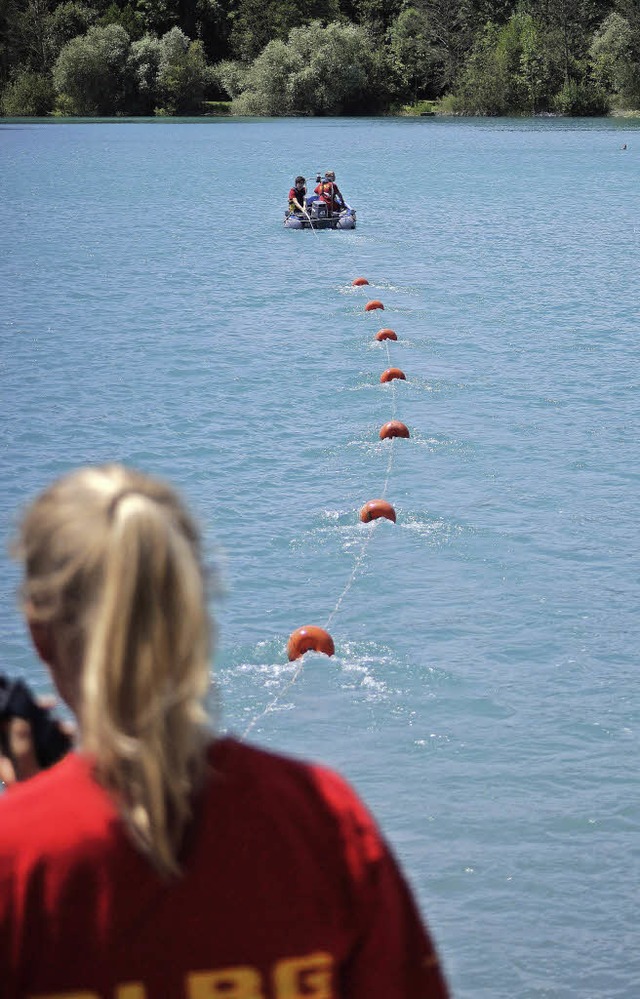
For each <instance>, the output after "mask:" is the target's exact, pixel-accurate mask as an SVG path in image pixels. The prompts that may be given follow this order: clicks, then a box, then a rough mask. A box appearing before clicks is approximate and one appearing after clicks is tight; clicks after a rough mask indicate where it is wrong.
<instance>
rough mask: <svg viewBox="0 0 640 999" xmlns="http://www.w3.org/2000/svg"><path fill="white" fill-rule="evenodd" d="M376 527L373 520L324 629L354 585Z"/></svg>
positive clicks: (375, 522)
mask: <svg viewBox="0 0 640 999" xmlns="http://www.w3.org/2000/svg"><path fill="white" fill-rule="evenodd" d="M376 525H377V521H376V520H374V521H373V523H372V525H371V526H372V529H371V530H370V531H369V532H368V533H367V537H366V538H365V539H364V542H363V545H362V548H361V549H360V551H359V553H358V555H356V559H355V562H354V563H353V569H352V570H351V575H350V576H349V579H348V580H347V583H346V585H345V587H344V589H343V591H342V593H341V594H340V596H339V597H338V600H337V601H336V605H335V607H334V608H333V610H332V611H331V613H330V614H329V617H328V618H327V620H326V621H325V623H324V625H323V627H325V628H328V627H329V625H330V624H331V622H332V621H333V619H334V617H335V616H336V614H337V613H338V611H339V610H340V606H341V604H342V601H343V600H344V598H345V597H346V595H347V593H348V592H349V590H350V589H351V587H352V586H353V584H354V582H355V580H356V576H357V575H358V571H359V569H360V566H361V565H362V563H363V561H364V557H365V555H366V553H367V548H368V547H369V544H370V542H371V538H372V537H373V532H374V530H375V528H376Z"/></svg>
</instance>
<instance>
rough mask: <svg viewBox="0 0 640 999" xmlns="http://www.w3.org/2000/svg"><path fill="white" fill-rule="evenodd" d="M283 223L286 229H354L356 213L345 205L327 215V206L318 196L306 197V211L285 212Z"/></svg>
mask: <svg viewBox="0 0 640 999" xmlns="http://www.w3.org/2000/svg"><path fill="white" fill-rule="evenodd" d="M284 224H285V228H287V229H355V227H356V213H355V210H354V209H353V208H349V206H348V205H345V206H344V208H343V209H342V211H341V212H340V213H339V214H338V215H336V214H335V213H334V214H333V215H329V208H328V206H327V205H325V203H324V201H319V200H318V198H307V213H306V215H301V214H300V212H290V211H287V212H285V216H284Z"/></svg>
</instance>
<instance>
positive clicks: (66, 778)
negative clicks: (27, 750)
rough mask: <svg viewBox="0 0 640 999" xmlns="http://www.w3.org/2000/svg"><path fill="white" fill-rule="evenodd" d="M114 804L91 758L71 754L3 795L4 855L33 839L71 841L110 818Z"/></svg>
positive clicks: (37, 842)
mask: <svg viewBox="0 0 640 999" xmlns="http://www.w3.org/2000/svg"><path fill="white" fill-rule="evenodd" d="M113 815H114V808H113V805H112V804H111V801H110V799H109V797H108V795H107V794H105V792H104V791H103V790H102V789H101V788H100V787H99V786H98V784H97V783H96V782H95V781H94V780H93V778H92V776H91V763H90V761H89V760H88V759H87V758H86V757H84V756H82V755H81V754H79V753H75V752H72V753H68V754H67V756H65V757H64V759H62V760H61V761H60V762H59V763H56V764H55V765H54V766H53V767H50V768H49V769H48V770H43V771H42V772H41V773H39V774H38V775H37V776H35V777H32V778H31V779H30V780H28V781H25V782H24V783H21V784H16V785H14V786H13V787H11V788H9V789H8V790H7V791H5V793H4V794H3V795H2V796H1V797H0V859H1V858H2V856H3V855H4V856H7V855H12V854H15V851H16V850H19V849H22V848H24V847H25V846H26V845H28V844H31V846H32V847H33V848H34V849H38V847H44V846H46V845H49V846H51V847H53V845H54V843H55V842H58V841H60V843H63V842H66V840H67V838H68V836H69V835H70V834H71V831H72V830H73V831H74V832H73V835H77V834H80V835H82V834H85V833H86V832H87V831H88V830H90V829H97V828H99V827H103V826H104V824H105V822H110V821H111V819H112V817H113Z"/></svg>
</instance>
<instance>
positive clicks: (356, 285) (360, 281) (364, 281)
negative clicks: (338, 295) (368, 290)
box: [351, 277, 369, 288]
mask: <svg viewBox="0 0 640 999" xmlns="http://www.w3.org/2000/svg"><path fill="white" fill-rule="evenodd" d="M351 284H352V286H353V287H354V288H362V285H363V284H369V282H368V281H367V279H366V278H363V277H360V278H354V279H353V281H352V282H351Z"/></svg>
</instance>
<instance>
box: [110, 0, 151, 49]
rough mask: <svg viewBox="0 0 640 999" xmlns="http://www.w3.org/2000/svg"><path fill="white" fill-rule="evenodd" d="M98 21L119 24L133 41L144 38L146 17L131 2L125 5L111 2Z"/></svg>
mask: <svg viewBox="0 0 640 999" xmlns="http://www.w3.org/2000/svg"><path fill="white" fill-rule="evenodd" d="M98 23H99V24H101V25H103V26H106V25H107V24H119V25H120V27H122V28H124V30H125V31H126V32H127V34H128V36H129V38H130V39H131V40H132V41H136V40H137V39H139V38H142V36H143V34H144V28H145V24H144V18H143V17H142V14H140V12H139V11H137V10H135V9H134V8H133V7H132V6H131V4H130V3H127V4H125V5H124V6H120V4H117V3H112V4H110V5H109V6H108V7H107V9H106V11H105V12H104V14H103V15H102V17H101V18H100V20H99V22H98Z"/></svg>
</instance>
